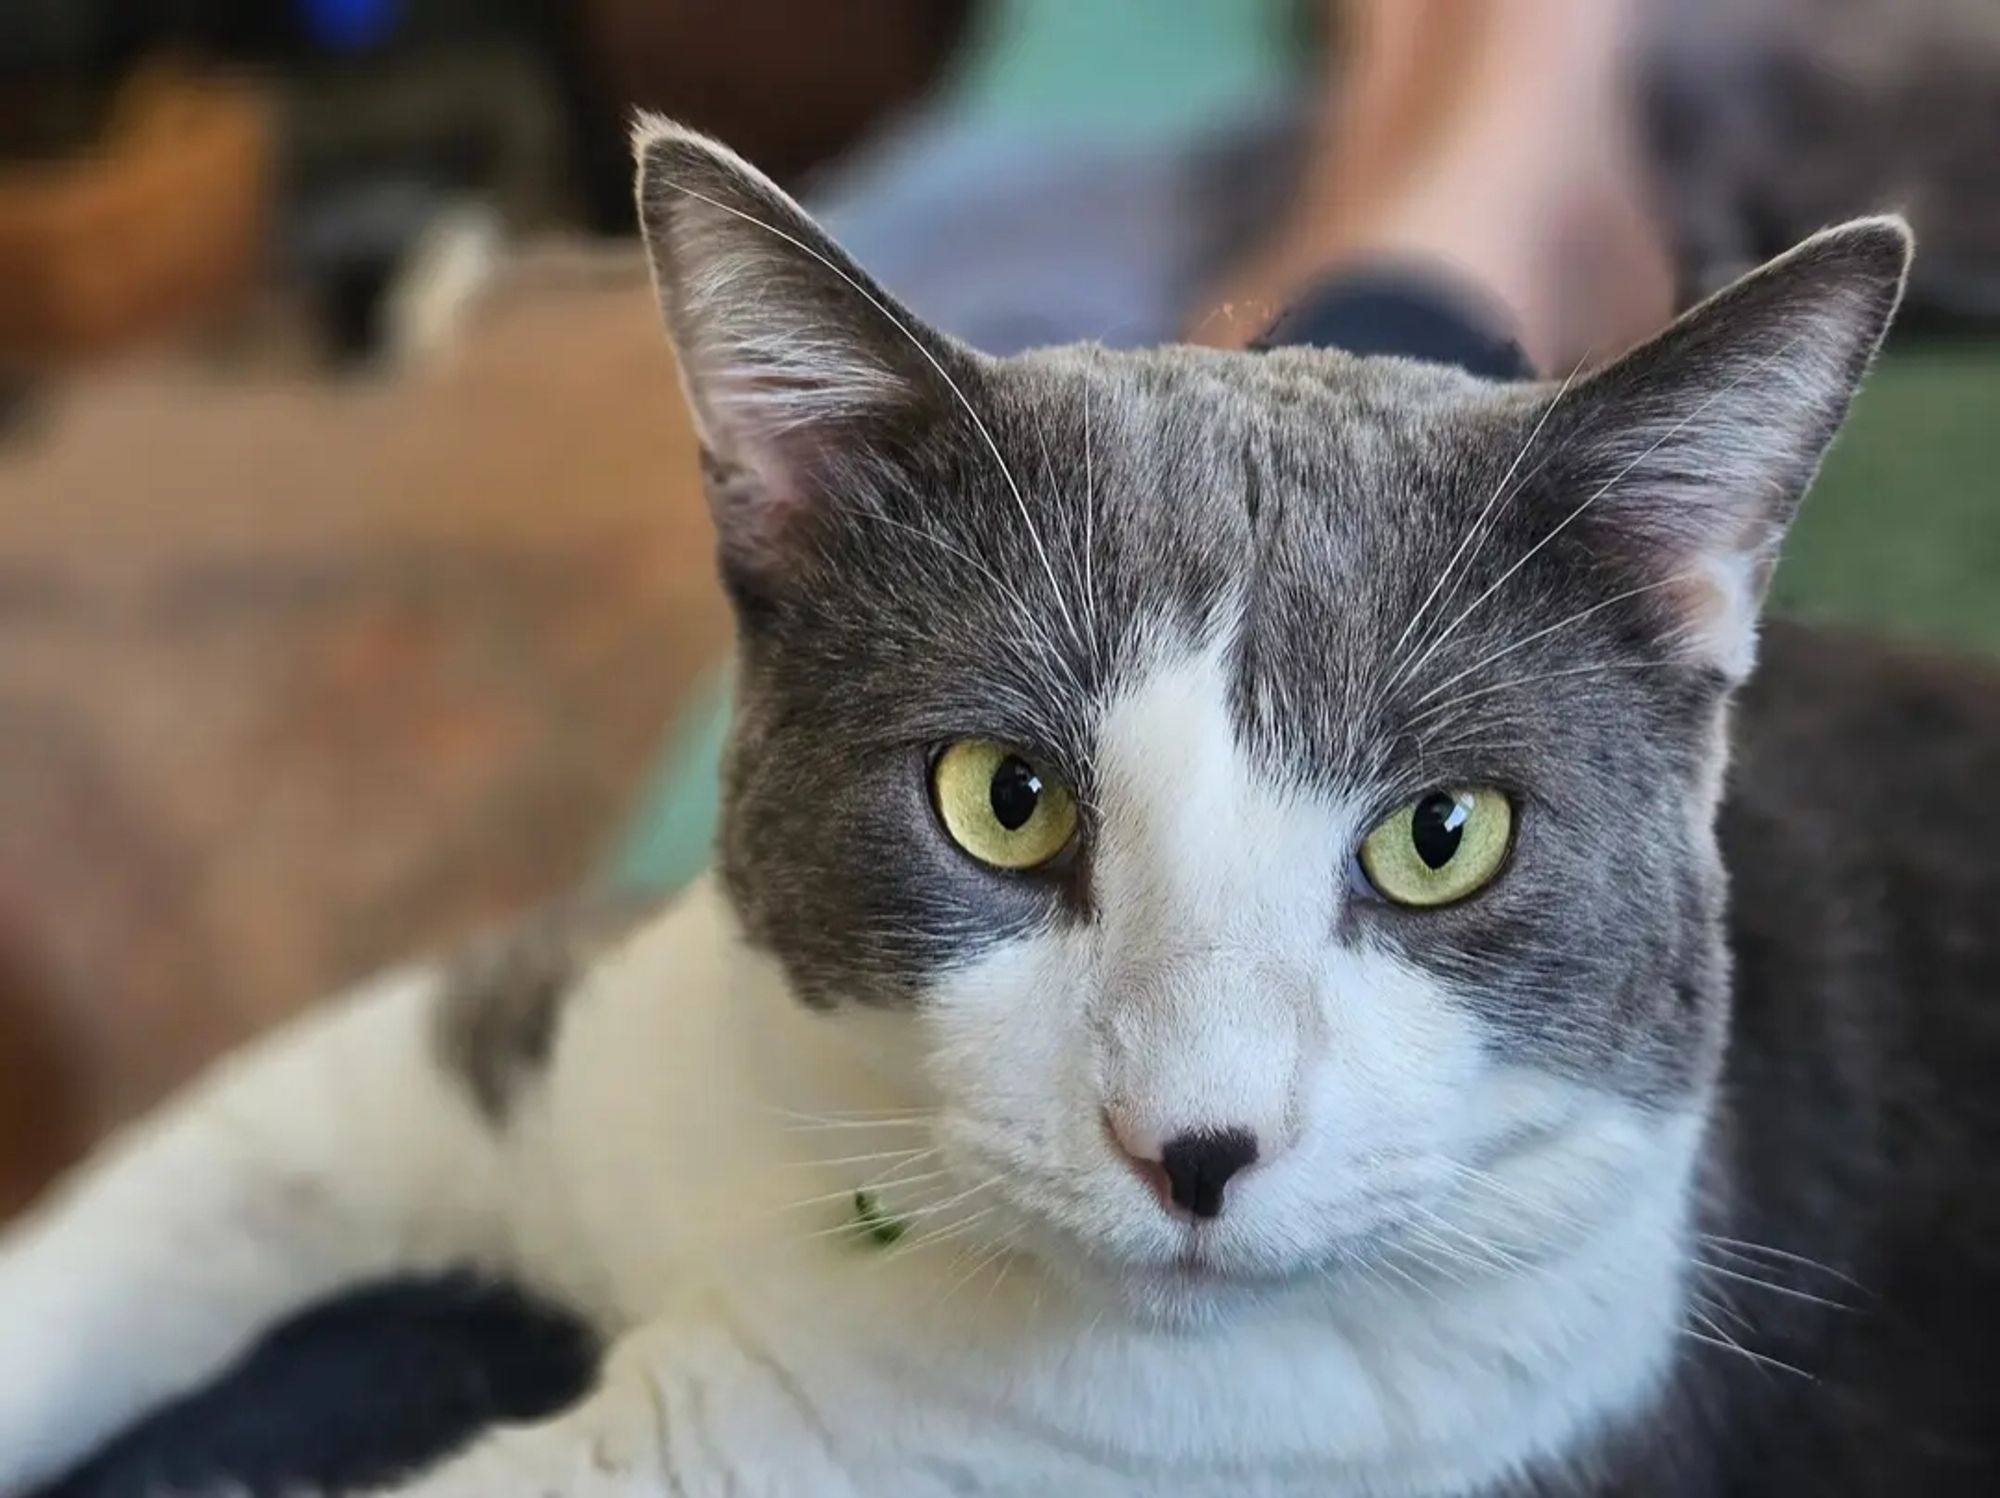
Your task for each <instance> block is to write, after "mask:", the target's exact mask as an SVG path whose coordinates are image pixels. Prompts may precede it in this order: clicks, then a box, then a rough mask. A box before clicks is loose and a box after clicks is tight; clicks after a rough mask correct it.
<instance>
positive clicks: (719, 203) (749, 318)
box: [633, 116, 967, 600]
mask: <svg viewBox="0 0 2000 1498" xmlns="http://www.w3.org/2000/svg"><path fill="white" fill-rule="evenodd" d="M633 150H634V153H635V154H636V156H637V158H638V202H639V221H640V225H641V227H642V229H643V230H644V233H645V239H646V249H647V254H648V256H649V258H650V260H651V263H652V271H653V281H654V285H655V287H656V289H657V291H658V293H659V299H660V308H661V311H662V313H663V314H664V316H665V319H666V324H667V333H668V336H669V338H670V339H671V340H672V343H673V346H674V351H675V353H676V355H677V356H678V359H679V362H680V370H681V380H682V384H683V387H684V388H685V391H686V394H687V398H688V403H689V406H690V407H691V409H692V411H693V414H694V419H695V424H696V427H697V430H698V432H699V435H700V439H701V444H702V453H703V460H704V467H705V469H706V472H707V477H708V485H709V499H710V504H711V507H712V509H713V510H714V514H715V522H716V528H717V530H718V532H719V535H720V541H721V554H722V563H723V570H724V575H725V580H726V581H728V582H729V583H730V584H731V586H732V590H733V591H735V592H737V594H738V596H739V599H742V600H747V599H749V598H752V597H756V596H769V595H770V594H771V593H772V592H774V591H776V590H778V589H780V588H782V585H783V582H784V574H785V571H786V569H787V567H788V566H790V565H792V564H794V563H795V562H796V561H797V560H798V559H799V558H800V557H801V556H803V555H805V554H806V552H807V551H808V550H809V548H810V536H811V532H812V529H813V526H814V524H815V522H816V520H817V519H818V518H819V513H818V512H819V511H821V510H822V509H823V508H824V507H825V506H826V505H827V504H828V503H830V502H831V501H833V500H834V499H835V498H836V497H837V496H839V495H840V494H842V493H843V492H851V491H852V490H853V489H854V488H855V487H856V486H857V485H859V484H863V483H865V482H866V481H867V474H868V471H869V466H870V464H871V462H872V461H873V460H874V458H875V457H876V455H877V453H878V452H879V449H880V446H881V445H882V444H883V443H884V442H885V441H887V440H888V439H890V438H891V437H892V436H893V435H894V433H895V432H896V431H898V430H899V429H901V430H907V428H908V425H909V423H910V422H911V421H912V420H913V419H916V418H919V417H920V416H921V415H922V413H923V412H925V411H926V410H935V409H937V408H936V405H935V402H936V398H937V394H938V391H939V389H940V386H941V385H947V384H948V383H949V382H950V380H951V378H952V377H951V376H950V375H949V374H948V373H947V369H948V367H949V366H951V365H953V364H955V363H957V362H960V361H962V360H964V359H965V358H966V357H967V356H966V355H965V353H964V352H963V350H961V349H960V348H959V347H958V346H957V345H955V344H953V343H952V342H951V341H950V340H949V339H947V338H945V337H944V336H943V335H941V334H937V333H935V332H932V331H931V330H929V329H927V328H925V327H923V326H922V324H920V323H919V322H918V321H917V319H916V318H915V317H914V316H912V315H911V314H910V313H909V312H907V311H905V310H904V309H903V308H901V307H900V306H898V305H897V304H896V303H895V301H894V300H893V299H892V298H891V297H890V296H889V295H888V293H886V292H885V291H883V290H882V289H881V288H880V287H879V286H877V285H875V284H874V283H873V282H872V281H871V280H870V279H869V278H868V276H867V274H866V273H865V272H863V271H862V270H861V268H860V267H859V266H857V265H856V264H854V262H853V261H852V260H850V259H849V258H848V257H847V255H846V254H845V253H844V252H843V251H842V250H841V249H840V247H839V246H838V245H836V244H835V243H834V242H833V241H832V240H831V239H830V238H829V237H828V236H827V235H826V233H825V232H824V231H823V230H822V229H821V228H820V227H819V226H818V225H817V224H815V223H814V222H813V221H812V219H811V218H810V217H809V216H808V215H807V214H806V212H805V210H803V209H802V208H800V207H799V205H798V204H797V203H795V202H793V201H792V199H791V198H790V197H788V196H787V195H786V194H785V193H784V191H783V190H782V189H781V188H779V187H778V186H777V185H776V184H775V183H773V182H772V181H771V180H770V179H769V178H768V177H766V176H764V174H763V173H761V172H759V171H758V170H757V169H756V168H755V167H753V166H751V165H750V164H749V163H748V162H746V161H744V160H743V159H742V158H741V157H739V156H737V155H736V154H735V153H734V152H733V151H731V150H729V149H728V148H727V147H725V146H722V145H720V144H718V143H717V142H715V141H712V140H710V139H708V138H707V137H706V136H702V135H699V134H696V133H695V132H693V131H691V130H686V129H683V128H682V127H680V126H678V125H674V124H672V123H670V122H668V121H666V120H663V119H660V118H658V117H655V116H641V117H640V119H639V120H638V122H637V124H636V125H635V127H634V130H633Z"/></svg>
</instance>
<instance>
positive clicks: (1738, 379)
mask: <svg viewBox="0 0 2000 1498" xmlns="http://www.w3.org/2000/svg"><path fill="white" fill-rule="evenodd" d="M1797 343H1798V340H1797V339H1794V340H1793V341H1792V343H1791V344H1790V345H1788V346H1787V347H1786V348H1785V349H1784V350H1782V351H1781V352H1780V353H1779V354H1778V356H1777V357H1776V358H1775V359H1772V360H1768V361H1765V362H1764V363H1761V364H1759V365H1758V366H1756V368H1755V369H1754V370H1751V369H1745V370H1743V371H1741V372H1739V373H1738V374H1737V375H1736V376H1735V377H1734V378H1733V379H1731V380H1730V381H1729V382H1728V383H1727V384H1725V385H1723V386H1722V388H1721V389H1719V390H1715V391H1712V392H1711V393H1710V394H1709V395H1708V396H1707V397H1706V398H1705V399H1703V400H1702V402H1701V403H1700V404H1699V405H1697V406H1696V407H1695V408H1694V409H1693V410H1692V411H1690V412H1688V413H1687V415H1685V416H1683V417H1682V418H1681V419H1680V420H1679V421H1677V422H1675V423H1674V424H1673V425H1672V426H1671V427H1669V428H1667V430H1666V431H1664V432H1662V433H1661V434H1660V435H1659V436H1658V437H1655V438H1654V439H1653V441H1652V442H1651V443H1649V444H1648V445H1647V447H1646V449H1645V451H1643V452H1641V453H1640V454H1639V455H1638V456H1637V457H1636V458H1634V459H1632V461H1631V462H1629V463H1627V464H1626V465H1625V466H1624V467H1623V468H1621V469H1619V470H1618V471H1617V472H1616V473H1614V474H1613V475H1612V476H1611V477H1610V478H1608V479H1606V480H1605V481H1604V484H1603V485H1602V486H1601V487H1600V488H1598V489H1597V490H1595V491H1594V492H1592V493H1591V494H1590V495H1589V496H1588V497H1587V498H1585V499H1584V501H1583V502H1582V503H1581V504H1579V505H1578V506H1577V507H1576V508H1575V509H1573V510H1571V511H1570V512H1569V513H1568V514H1567V515H1565V516H1563V518H1562V519H1561V520H1558V521H1557V522H1556V523H1555V525H1554V527H1553V528H1552V529H1551V530H1550V531H1549V533H1548V534H1547V535H1546V536H1544V537H1542V539H1541V540H1539V541H1537V542H1536V543H1535V544H1534V545H1533V546H1530V547H1529V548H1528V549H1527V550H1526V551H1525V552H1523V553H1522V554H1521V556H1520V557H1519V558H1518V559H1517V560H1516V561H1515V562H1514V564H1513V565H1512V566H1510V567H1509V568H1508V569H1507V570H1506V571H1505V572H1503V573H1501V574H1500V576H1499V577H1498V578H1497V579H1495V580H1494V581H1493V583H1492V584H1491V585H1489V586H1488V587H1487V589H1486V591H1485V592H1483V593H1481V594H1480V595H1479V596H1478V597H1477V598H1475V599H1473V600H1472V602H1471V603H1469V604H1467V605H1466V606H1465V609H1464V610H1463V611H1462V612H1461V613H1460V614H1459V615H1458V617H1457V618H1455V619H1453V620H1452V621H1451V623H1450V624H1448V625H1446V626H1445V628H1444V630H1443V631H1442V632H1441V633H1440V634H1439V635H1438V636H1437V638H1436V639H1434V640H1433V641H1432V642H1431V644H1430V645H1429V646H1428V647H1427V648H1426V649H1425V651H1424V653H1423V654H1422V655H1421V656H1420V657H1419V658H1418V659H1417V661H1416V662H1415V664H1414V665H1412V666H1411V667H1409V668H1408V669H1407V670H1405V671H1401V672H1399V673H1398V680H1402V679H1406V678H1407V677H1409V676H1413V675H1415V674H1416V672H1418V671H1420V670H1422V669H1423V667H1424V665H1425V664H1426V663H1427V662H1428V661H1429V660H1430V659H1431V658H1432V657H1433V656H1435V655H1436V654H1437V653H1438V651H1439V650H1440V649H1442V648H1443V646H1444V643H1445V641H1447V640H1449V639H1450V638H1451V637H1452V635H1453V633H1455V632H1456V631H1457V629H1458V627H1459V626H1460V625H1461V624H1463V623H1464V622H1465V621H1466V620H1467V619H1469V618H1471V617H1472V616H1473V614H1475V613H1476V612H1478V610H1479V608H1480V606H1481V605H1482V604H1484V603H1485V602H1486V600H1487V599H1489V598H1491V597H1492V596H1493V595H1494V594H1495V593H1497V592H1499V590H1500V589H1501V588H1503V587H1505V586H1506V584H1507V582H1508V580H1509V579H1511V578H1512V577H1513V576H1514V575H1515V574H1516V573H1518V572H1519V571H1520V570H1521V569H1522V568H1523V567H1525V566H1527V565H1528V563H1529V562H1531V561H1532V560H1534V558H1535V557H1536V556H1537V555H1538V554H1539V553H1540V552H1541V550H1542V548H1544V547H1545V546H1548V545H1549V544H1550V543H1551V542H1553V541H1554V540H1555V539H1556V537H1558V536H1560V535H1561V534H1562V533H1563V532H1564V531H1566V530H1568V529H1569V527H1570V525H1571V524H1572V523H1573V522H1574V521H1575V520H1577V519H1578V518H1579V517H1580V516H1581V515H1582V514H1583V513H1584V511H1586V510H1588V509H1590V508H1591V506H1593V505H1595V504H1596V503H1597V502H1598V501H1599V500H1601V499H1603V498H1604V496H1605V495H1607V494H1609V493H1611V491H1612V490H1613V489H1615V488H1617V487H1618V485H1619V484H1620V483H1622V482H1623V481H1624V480H1625V477H1626V476H1627V475H1628V474H1630V473H1631V472H1632V471H1633V470H1634V469H1636V468H1637V467H1638V466H1639V465H1640V464H1641V463H1643V462H1645V461H1646V459H1648V458H1650V457H1651V456H1652V455H1653V454H1654V453H1656V452H1658V451H1659V450H1660V449H1661V448H1662V447H1664V446H1665V445H1666V444H1667V443H1668V442H1671V441H1672V440H1673V439H1674V438H1675V437H1678V436H1679V435H1680V434H1681V433H1682V432H1684V431H1686V430H1687V429H1688V428H1689V427H1690V426H1692V425H1693V424H1694V423H1695V422H1696V421H1698V420H1699V419H1700V418H1701V417H1703V416H1705V415H1706V414H1707V413H1708V410H1709V408H1710V407H1711V406H1713V405H1714V404H1715V403H1716V402H1717V401H1719V400H1721V399H1722V398H1723V397H1724V396H1726V395H1729V394H1731V393H1733V392H1734V391H1735V389H1736V387H1737V386H1739V385H1741V384H1742V383H1743V382H1744V381H1745V380H1746V379H1748V378H1749V377H1750V375H1751V374H1752V373H1758V374H1763V373H1767V372H1769V371H1770V370H1772V369H1776V368H1780V367H1782V363H1783V361H1784V360H1785V359H1786V358H1788V357H1789V356H1790V355H1791V352H1792V349H1793V348H1795V347H1796V346H1797Z"/></svg>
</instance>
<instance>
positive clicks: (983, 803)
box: [931, 739, 1077, 870]
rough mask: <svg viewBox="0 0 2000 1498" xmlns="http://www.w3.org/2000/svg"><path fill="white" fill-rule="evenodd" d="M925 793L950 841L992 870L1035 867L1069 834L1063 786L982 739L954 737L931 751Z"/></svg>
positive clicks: (1069, 806)
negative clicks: (934, 756) (942, 748)
mask: <svg viewBox="0 0 2000 1498" xmlns="http://www.w3.org/2000/svg"><path fill="white" fill-rule="evenodd" d="M931 799H932V800H933V801H934V802H935V803H936V806H937V814H938V820H939V821H940V822H942V823H944V830H945V831H946V832H947V833H949V834H950V835H951V840H952V841H953V842H955V843H957V844H958V845H959V847H961V848H963V849H964V850H965V851H966V852H967V853H970V854H971V855H972V856H973V857H974V858H976V859H978V860H979V861H980V862H981V863H984V864H991V865H992V866H993V867H994V868H996V869H1015V870H1023V869H1035V868H1040V867H1041V866H1042V865H1043V864H1045V863H1048V862H1050V861H1051V860H1052V859H1054V858H1055V857H1056V856H1057V855H1058V854H1060V853H1061V852H1062V851H1063V850H1064V849H1065V848H1067V847H1068V846H1069V843H1070V839H1071V838H1072V837H1074V836H1075V835H1076V823H1077V814H1076V798H1075V797H1074V796H1073V795H1071V794H1070V791H1069V787H1067V786H1065V785H1064V784H1063V783H1062V782H1061V781H1059V780H1057V779H1056V778H1055V777H1054V776H1052V775H1050V774H1049V773H1048V772H1047V771H1045V770H1043V769H1041V768H1040V767H1039V766H1038V765H1036V764H1035V763H1034V762H1033V761H1032V760H1030V759H1028V758H1027V757H1026V756H1025V755H1023V754H1021V753H1019V752H1018V751H1016V750H1013V749H1010V748H1008V747H1007V746H1006V745H1005V744H996V743H993V742H991V741H989V740H987V739H961V740H959V741H958V742H957V743H955V744H952V745H950V746H949V747H947V748H946V749H945V751H944V752H943V753H942V754H940V755H938V757H937V759H936V760H935V761H934V762H933V764H932V766H931Z"/></svg>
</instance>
